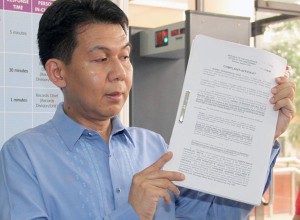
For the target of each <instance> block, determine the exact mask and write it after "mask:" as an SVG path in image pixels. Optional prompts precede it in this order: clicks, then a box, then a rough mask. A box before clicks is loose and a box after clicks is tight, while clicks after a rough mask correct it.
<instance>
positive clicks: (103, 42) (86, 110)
mask: <svg viewBox="0 0 300 220" xmlns="http://www.w3.org/2000/svg"><path fill="white" fill-rule="evenodd" d="M77 43H78V44H77V47H76V48H75V50H74V53H73V55H72V60H71V63H70V64H68V65H64V66H63V70H62V71H63V72H62V75H63V77H64V80H65V82H66V86H65V87H64V88H63V92H64V110H65V112H66V114H67V115H69V116H70V117H71V118H73V119H74V120H75V121H78V122H80V123H81V124H89V123H90V122H92V123H97V122H96V121H99V120H100V121H102V120H107V119H110V118H111V117H112V116H115V115H117V114H118V113H119V112H120V111H121V109H122V107H123V105H124V103H125V101H126V99H127V97H128V94H129V91H130V88H131V84H132V65H131V62H130V60H129V55H130V50H131V47H130V45H129V42H128V37H127V35H126V34H125V32H124V30H123V29H122V27H121V26H120V25H116V24H89V25H86V26H83V27H81V28H79V29H78V30H77Z"/></svg>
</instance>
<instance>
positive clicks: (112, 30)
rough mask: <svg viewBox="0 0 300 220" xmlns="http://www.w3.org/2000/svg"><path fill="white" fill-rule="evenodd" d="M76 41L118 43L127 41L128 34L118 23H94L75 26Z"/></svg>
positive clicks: (83, 42) (82, 42)
mask: <svg viewBox="0 0 300 220" xmlns="http://www.w3.org/2000/svg"><path fill="white" fill-rule="evenodd" d="M76 34H77V43H78V44H79V45H80V44H94V43H95V42H97V43H115V44H116V43H118V44H124V42H128V36H127V34H126V33H125V31H124V30H123V28H122V27H121V25H119V24H105V23H95V24H87V25H83V26H81V27H78V28H77V31H76Z"/></svg>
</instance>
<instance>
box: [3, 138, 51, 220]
mask: <svg viewBox="0 0 300 220" xmlns="http://www.w3.org/2000/svg"><path fill="white" fill-rule="evenodd" d="M0 195H1V196H0V219H7V220H25V219H37V220H42V219H48V216H47V214H46V211H45V210H46V209H45V206H44V202H43V199H42V195H41V192H40V190H39V186H38V181H37V178H36V176H35V175H34V171H33V167H32V164H31V163H30V160H29V158H28V156H27V154H26V150H25V149H24V147H23V145H22V143H21V142H19V141H14V142H9V143H7V144H6V146H3V148H2V150H1V153H0Z"/></svg>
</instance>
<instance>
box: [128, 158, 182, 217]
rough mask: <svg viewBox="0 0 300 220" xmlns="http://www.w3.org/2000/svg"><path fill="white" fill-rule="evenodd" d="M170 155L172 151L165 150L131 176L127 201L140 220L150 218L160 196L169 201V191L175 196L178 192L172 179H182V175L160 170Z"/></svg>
mask: <svg viewBox="0 0 300 220" xmlns="http://www.w3.org/2000/svg"><path fill="white" fill-rule="evenodd" d="M172 157H173V154H172V152H167V153H165V154H164V155H163V156H161V157H160V158H159V159H158V160H157V161H156V162H155V163H153V164H152V165H150V166H149V167H147V168H146V169H144V170H142V171H141V172H139V173H137V174H135V175H134V176H133V180H132V184H131V188H130V194H129V203H130V204H131V206H132V207H133V208H134V210H135V211H136V213H137V214H138V216H139V217H140V219H141V220H152V218H153V216H154V213H155V210H156V206H157V204H158V202H159V199H160V198H163V199H164V200H165V202H166V203H170V202H171V197H170V194H169V192H173V193H174V194H175V195H176V196H178V195H179V193H180V192H179V189H178V188H177V186H176V185H175V184H174V183H173V182H172V181H182V180H184V175H183V174H181V173H179V172H172V171H164V170H161V168H162V167H163V166H164V165H165V164H166V163H167V162H168V161H170V160H171V158H172Z"/></svg>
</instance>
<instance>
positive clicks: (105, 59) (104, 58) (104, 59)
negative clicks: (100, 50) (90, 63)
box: [94, 57, 108, 63]
mask: <svg viewBox="0 0 300 220" xmlns="http://www.w3.org/2000/svg"><path fill="white" fill-rule="evenodd" d="M107 60H108V58H107V57H103V58H97V59H95V60H94V61H95V62H97V63H101V62H106V61H107Z"/></svg>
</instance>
